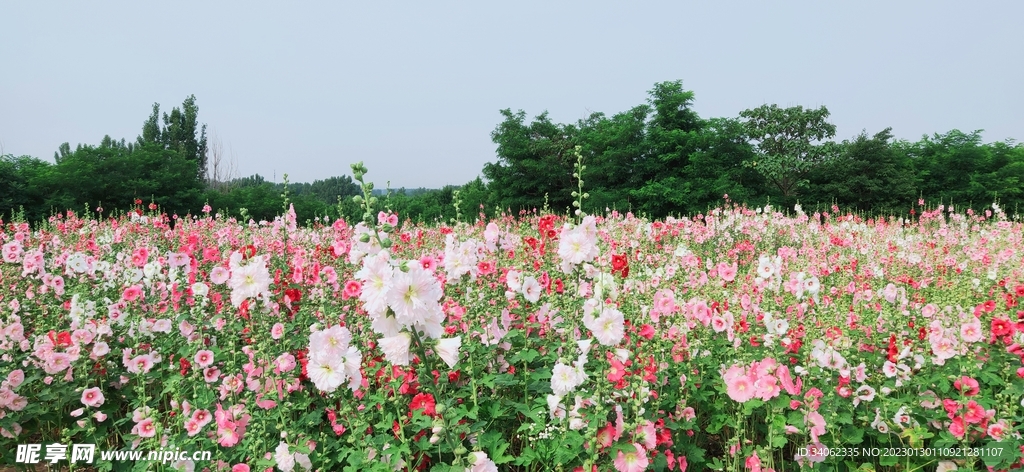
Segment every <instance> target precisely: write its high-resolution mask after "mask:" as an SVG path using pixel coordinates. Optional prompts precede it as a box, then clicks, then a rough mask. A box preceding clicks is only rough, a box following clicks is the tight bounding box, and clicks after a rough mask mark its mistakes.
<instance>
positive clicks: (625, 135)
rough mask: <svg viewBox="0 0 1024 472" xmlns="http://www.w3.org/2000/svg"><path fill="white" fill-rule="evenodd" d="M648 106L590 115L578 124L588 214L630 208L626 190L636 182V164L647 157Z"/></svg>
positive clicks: (637, 179)
mask: <svg viewBox="0 0 1024 472" xmlns="http://www.w3.org/2000/svg"><path fill="white" fill-rule="evenodd" d="M648 114H650V107H649V106H647V105H640V106H637V107H634V108H632V109H631V110H629V111H627V112H623V113H617V114H615V115H614V116H612V117H611V118H608V117H607V116H605V115H604V113H594V114H592V115H590V117H589V118H587V119H585V120H581V121H580V122H579V125H578V127H579V133H580V135H579V144H580V147H581V150H580V152H581V153H582V154H583V156H584V164H585V165H586V166H587V170H586V171H585V172H584V173H583V178H584V179H585V182H586V184H585V187H586V188H585V190H586V191H587V193H589V194H590V198H589V199H587V200H586V201H585V202H584V203H585V205H586V206H587V207H589V208H590V210H588V211H590V212H594V213H600V212H602V211H604V209H605V208H609V209H613V208H614V209H619V210H628V209H631V197H630V193H629V190H630V189H631V188H633V186H634V185H635V184H637V183H638V182H639V176H638V175H637V174H636V170H637V166H638V164H639V163H640V162H641V161H642V160H643V159H644V157H645V156H646V155H647V154H648V151H647V147H648V142H647V131H646V128H647V116H648Z"/></svg>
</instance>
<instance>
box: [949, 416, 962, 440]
mask: <svg viewBox="0 0 1024 472" xmlns="http://www.w3.org/2000/svg"><path fill="white" fill-rule="evenodd" d="M949 432H950V434H952V435H953V436H956V438H957V439H963V438H964V433H965V432H966V425H964V418H963V417H962V416H957V417H956V418H953V422H952V423H950V424H949Z"/></svg>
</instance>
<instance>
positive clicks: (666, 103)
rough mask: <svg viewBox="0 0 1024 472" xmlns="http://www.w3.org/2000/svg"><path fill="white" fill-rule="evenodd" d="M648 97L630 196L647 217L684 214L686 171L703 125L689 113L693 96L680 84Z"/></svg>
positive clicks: (688, 186) (687, 185) (660, 85)
mask: <svg viewBox="0 0 1024 472" xmlns="http://www.w3.org/2000/svg"><path fill="white" fill-rule="evenodd" d="M648 95H649V98H648V103H649V105H650V109H651V110H653V115H652V116H651V118H650V120H649V121H648V123H647V130H646V135H647V144H646V146H645V149H644V153H643V154H642V156H641V157H640V158H639V160H638V161H637V164H636V171H635V173H634V176H633V179H632V182H631V189H630V190H629V195H630V197H631V198H632V201H633V203H635V205H634V208H635V209H637V210H639V211H640V212H642V213H645V214H647V215H649V216H652V217H661V216H665V215H668V214H669V213H683V212H686V211H687V209H688V206H689V204H690V202H691V198H690V196H689V193H690V192H691V183H690V182H689V181H688V179H687V177H686V169H687V166H688V165H689V164H690V155H691V154H692V153H693V152H694V151H696V150H697V147H696V146H697V141H698V135H699V134H700V133H701V130H702V128H703V126H704V125H705V123H704V121H703V120H701V119H700V116H698V115H697V113H696V112H695V111H693V110H692V108H691V107H692V106H693V97H694V94H693V92H692V91H689V90H684V89H683V84H682V81H674V82H661V83H658V84H655V85H654V88H653V89H651V90H650V91H649V92H648Z"/></svg>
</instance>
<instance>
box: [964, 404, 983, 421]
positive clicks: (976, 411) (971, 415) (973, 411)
mask: <svg viewBox="0 0 1024 472" xmlns="http://www.w3.org/2000/svg"><path fill="white" fill-rule="evenodd" d="M964 419H965V420H966V421H967V423H969V424H977V423H981V422H982V421H983V420H984V419H985V409H984V408H982V407H981V405H979V404H978V402H976V401H974V400H971V401H968V402H967V412H966V413H964Z"/></svg>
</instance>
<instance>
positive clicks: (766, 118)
mask: <svg viewBox="0 0 1024 472" xmlns="http://www.w3.org/2000/svg"><path fill="white" fill-rule="evenodd" d="M740 117H742V118H746V129H747V135H748V137H749V138H750V139H752V140H754V141H756V143H757V149H758V153H759V155H758V157H757V158H756V159H754V160H752V161H749V164H748V165H750V166H751V167H753V168H755V169H756V170H757V171H758V172H760V173H761V175H763V176H764V177H765V179H767V180H768V182H770V183H771V184H772V185H774V186H775V187H776V188H777V189H778V191H779V192H780V193H781V196H782V197H784V198H785V199H787V200H791V199H792V197H795V196H796V195H797V194H798V193H799V190H800V188H801V187H804V186H805V185H806V184H807V180H806V179H807V175H808V172H810V171H811V169H813V168H814V167H815V166H817V165H819V164H821V163H822V162H824V161H826V160H827V159H829V158H830V157H832V156H834V155H835V153H836V148H835V144H834V143H832V142H824V140H826V139H830V138H832V137H834V136H835V134H836V127H835V125H833V124H831V123H829V122H828V121H826V120H827V119H828V117H829V112H828V109H827V108H825V107H824V106H822V107H821V108H817V109H806V110H805V109H804V108H803V107H801V106H795V107H791V108H779V106H778V105H762V106H760V107H757V108H754V109H750V110H744V111H742V112H740Z"/></svg>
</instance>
